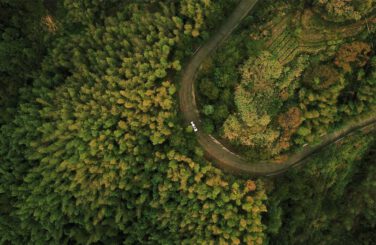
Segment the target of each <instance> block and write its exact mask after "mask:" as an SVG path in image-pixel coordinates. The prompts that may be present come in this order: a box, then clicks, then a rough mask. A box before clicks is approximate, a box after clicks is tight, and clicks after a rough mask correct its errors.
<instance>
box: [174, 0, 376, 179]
mask: <svg viewBox="0 0 376 245" xmlns="http://www.w3.org/2000/svg"><path fill="white" fill-rule="evenodd" d="M257 2H258V0H241V1H240V3H239V4H238V6H237V7H236V8H235V10H234V11H233V13H232V14H231V15H230V17H228V19H227V20H226V21H225V22H224V23H223V24H222V26H221V27H220V29H219V30H218V31H217V32H216V33H215V34H214V35H213V36H212V37H211V38H210V39H209V40H208V41H207V42H206V43H205V44H204V45H203V46H201V47H200V48H199V49H198V50H197V51H196V52H195V53H194V55H193V56H192V57H191V59H190V60H189V61H188V63H187V64H186V66H185V67H184V69H183V72H182V74H181V81H180V89H179V105H180V110H181V112H182V114H183V117H184V120H185V122H186V124H187V126H188V125H191V122H193V123H194V124H195V125H196V127H197V132H195V133H196V136H197V140H198V142H199V144H200V145H201V147H202V148H203V149H204V152H205V156H206V158H207V159H209V160H212V161H213V162H214V164H216V165H217V166H218V167H220V168H222V169H224V170H227V171H230V172H232V173H236V174H246V175H251V176H274V175H278V174H281V173H284V172H285V171H287V170H288V169H290V168H292V167H295V166H297V165H300V164H302V163H304V162H305V160H306V159H307V158H309V157H310V156H312V155H313V154H314V153H316V152H319V151H321V150H322V149H324V148H326V147H327V146H328V145H330V144H333V143H335V142H338V141H340V140H342V139H343V138H344V137H346V136H348V135H350V134H353V133H354V132H356V131H359V130H367V132H373V131H375V130H376V115H373V116H371V117H369V118H367V119H365V120H362V121H359V122H357V123H354V124H352V125H349V126H347V127H345V128H342V129H341V130H338V131H337V132H334V133H332V134H328V135H326V136H324V137H323V138H322V139H321V141H320V142H321V143H320V144H319V145H316V146H306V147H303V148H302V150H301V151H300V152H299V153H296V154H294V155H292V156H290V157H289V159H288V160H287V161H285V162H283V163H276V162H273V161H269V162H268V161H262V162H258V163H250V162H248V161H246V160H245V159H243V158H242V157H241V156H239V155H237V154H235V153H233V152H231V151H230V150H229V149H227V148H226V147H225V146H223V145H222V144H221V143H220V142H219V141H218V140H216V139H215V138H214V137H213V136H212V135H209V134H206V133H204V132H203V130H202V123H201V120H200V114H199V111H198V108H197V104H196V96H195V79H196V76H197V72H198V68H199V67H200V66H201V64H202V62H203V61H204V60H205V58H206V57H207V56H208V55H210V54H211V53H212V52H213V51H214V50H215V49H216V48H218V46H219V45H220V44H221V43H222V42H223V41H224V40H225V39H226V38H227V37H228V36H230V34H231V33H232V31H233V30H234V29H235V28H236V27H237V26H238V25H239V24H240V22H241V21H242V20H243V19H244V17H246V16H247V14H248V13H249V12H250V11H251V10H252V9H253V8H254V6H255V5H256V3H257Z"/></svg>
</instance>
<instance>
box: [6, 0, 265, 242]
mask: <svg viewBox="0 0 376 245" xmlns="http://www.w3.org/2000/svg"><path fill="white" fill-rule="evenodd" d="M80 3H89V2H85V1H82V2H80ZM95 3H98V2H97V1H96V2H95ZM184 4H185V5H187V4H188V5H189V3H188V1H183V5H181V6H180V5H178V6H179V8H178V9H180V10H182V11H186V10H185V7H184ZM135 6H136V7H132V11H125V10H124V12H121V11H120V12H118V13H116V14H111V17H106V16H105V15H104V16H105V17H103V23H101V24H98V23H97V24H93V23H91V19H90V18H86V17H85V16H78V17H77V18H76V19H75V21H81V22H83V23H84V25H83V26H86V25H87V26H86V27H82V29H81V30H78V31H77V33H75V34H73V33H71V34H69V35H64V33H59V35H61V37H60V38H58V39H57V40H56V42H55V43H56V44H55V48H54V49H52V50H50V53H49V55H48V58H46V60H45V62H44V63H43V65H42V68H43V71H42V72H41V74H40V75H39V76H38V79H37V80H35V82H34V85H33V87H32V88H30V89H29V90H24V91H23V92H22V98H23V100H22V103H20V105H19V108H18V112H17V114H16V115H15V119H14V121H12V122H11V123H9V124H7V125H3V126H2V127H1V137H0V159H1V165H0V175H1V178H0V204H1V207H3V206H6V207H7V208H6V209H3V208H1V210H0V212H1V215H0V243H1V244H3V243H9V242H11V243H14V244H70V243H72V244H94V243H103V244H123V243H124V244H140V243H149V244H166V243H183V244H184V243H185V244H201V243H204V242H211V243H213V244H218V243H235V244H240V243H254V244H262V243H263V241H264V234H263V230H264V226H263V225H262V224H261V213H262V212H265V211H266V208H265V205H264V201H265V199H266V196H265V193H264V188H263V185H262V183H261V182H257V183H256V187H255V183H253V182H250V181H246V180H243V179H235V178H234V177H230V176H226V175H224V174H223V173H222V172H221V171H220V170H218V169H216V168H214V167H213V166H211V164H209V163H207V162H206V161H205V160H203V158H202V153H201V152H200V150H197V149H195V141H194V138H192V135H190V134H185V133H184V129H183V128H181V126H179V121H178V120H177V117H176V114H177V108H176V101H175V97H174V96H175V91H176V87H175V85H174V84H173V83H172V81H170V80H169V79H168V78H167V73H170V74H173V73H174V72H176V71H178V70H179V69H180V61H181V59H182V58H183V57H182V56H181V52H180V54H177V53H178V51H179V50H180V48H181V47H180V46H179V45H178V43H179V44H181V43H180V42H181V41H182V40H183V39H185V41H187V40H188V41H190V42H192V36H195V35H193V34H192V33H186V29H185V27H184V26H185V24H187V23H194V22H195V20H194V19H191V18H190V17H186V20H185V19H184V18H183V17H182V16H191V14H181V13H179V12H175V11H177V10H175V9H174V6H173V5H171V6H170V5H163V6H162V7H158V6H159V5H157V6H153V11H149V10H148V9H145V8H141V7H140V8H138V7H137V5H135ZM195 6H196V7H200V8H202V9H201V10H199V11H198V12H206V11H207V12H208V13H210V12H211V11H212V10H211V9H215V7H214V6H215V4H214V3H212V4H206V5H203V4H202V2H201V1H197V3H196V5H195ZM94 7H95V6H94ZM99 9H101V8H99ZM205 9H208V10H205ZM68 11H69V10H68ZM75 11H76V9H75V10H74V11H73V12H71V14H74V15H75V14H76V15H79V14H80V13H79V12H75ZM68 16H70V15H68ZM88 16H89V17H90V16H92V15H91V13H88ZM100 16H103V15H100ZM194 18H198V17H197V16H195V17H194ZM200 18H201V17H200ZM196 28H197V30H200V28H202V25H198V26H197V27H196ZM183 48H184V49H186V48H187V46H184V47H183ZM180 51H181V50H180ZM250 183H251V184H250Z"/></svg>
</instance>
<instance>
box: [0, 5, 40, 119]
mask: <svg viewBox="0 0 376 245" xmlns="http://www.w3.org/2000/svg"><path fill="white" fill-rule="evenodd" d="M43 14H44V8H43V5H42V1H41V0H37V1H33V2H30V1H18V0H15V1H6V0H1V1H0V108H1V109H0V123H3V122H4V121H6V120H9V119H10V118H11V117H12V115H13V113H14V110H13V109H14V107H15V106H16V102H17V98H18V89H19V88H20V87H23V86H25V85H27V84H30V83H31V82H32V79H33V76H34V74H35V73H36V72H37V71H38V68H39V65H40V62H41V60H42V58H43V55H44V51H45V47H43V45H45V40H44V36H45V34H46V28H44V27H43V24H42V21H41V19H42V16H43Z"/></svg>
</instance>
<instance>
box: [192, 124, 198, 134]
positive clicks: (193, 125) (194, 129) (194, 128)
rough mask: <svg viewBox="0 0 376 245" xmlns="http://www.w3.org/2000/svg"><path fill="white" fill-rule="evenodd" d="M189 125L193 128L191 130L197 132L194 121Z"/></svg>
mask: <svg viewBox="0 0 376 245" xmlns="http://www.w3.org/2000/svg"><path fill="white" fill-rule="evenodd" d="M191 125H192V128H193V131H195V132H197V131H198V129H197V127H196V125H195V123H194V122H191Z"/></svg>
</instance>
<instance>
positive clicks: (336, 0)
mask: <svg viewBox="0 0 376 245" xmlns="http://www.w3.org/2000/svg"><path fill="white" fill-rule="evenodd" d="M375 3H376V1H375V0H314V5H315V7H316V10H317V11H318V12H319V13H321V14H322V15H323V16H324V18H326V19H329V20H331V21H334V22H343V21H348V20H360V19H361V18H362V17H363V16H364V15H366V14H367V13H369V12H370V11H371V10H372V8H373V7H374V6H375Z"/></svg>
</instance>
